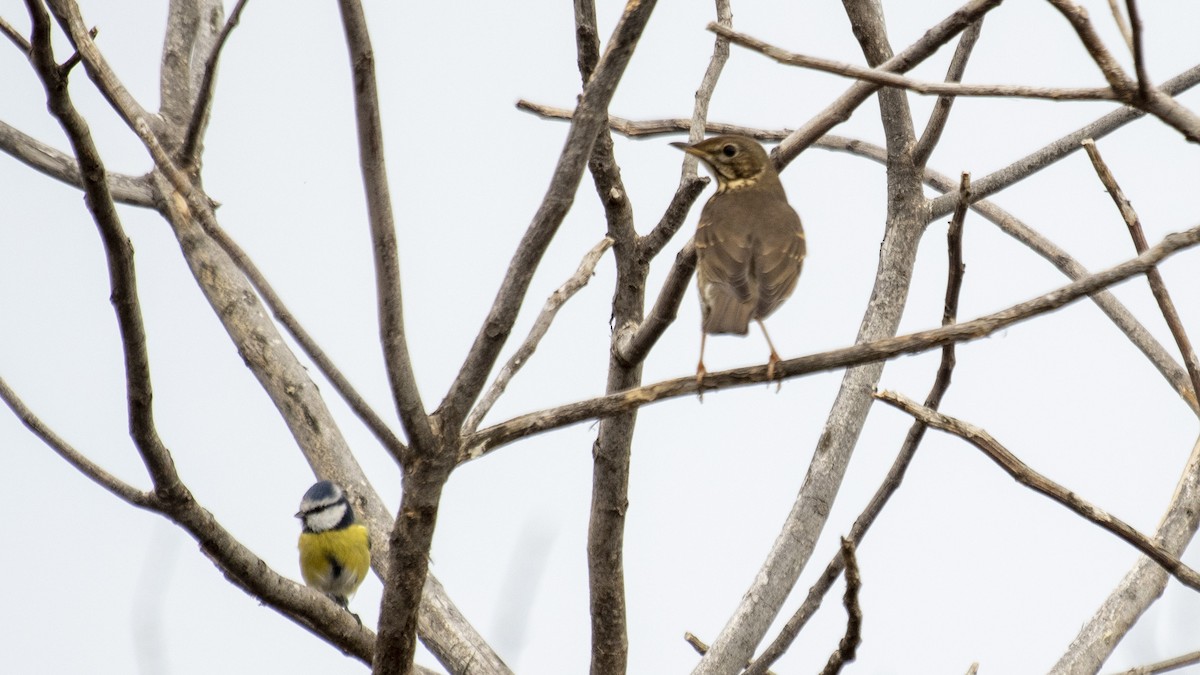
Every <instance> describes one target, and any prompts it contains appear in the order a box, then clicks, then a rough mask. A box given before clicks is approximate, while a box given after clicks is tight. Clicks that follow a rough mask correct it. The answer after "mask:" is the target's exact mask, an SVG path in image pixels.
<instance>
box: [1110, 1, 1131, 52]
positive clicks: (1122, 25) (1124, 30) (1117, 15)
mask: <svg viewBox="0 0 1200 675" xmlns="http://www.w3.org/2000/svg"><path fill="white" fill-rule="evenodd" d="M1108 10H1109V11H1110V12H1112V15H1113V23H1115V24H1117V30H1118V31H1120V32H1121V37H1123V38H1125V45H1126V46H1128V47H1129V51H1131V52H1132V51H1133V33H1132V32H1131V31H1130V30H1129V23H1128V22H1126V21H1125V15H1124V14H1122V13H1121V5H1120V3H1119V2H1118V0H1108Z"/></svg>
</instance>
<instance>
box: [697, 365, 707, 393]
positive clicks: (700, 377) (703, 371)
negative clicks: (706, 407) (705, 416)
mask: <svg viewBox="0 0 1200 675" xmlns="http://www.w3.org/2000/svg"><path fill="white" fill-rule="evenodd" d="M707 374H708V369H707V368H705V367H704V362H703V361H701V362H700V363H698V364H696V397H697V398H699V399H700V402H701V403H704V376H705V375H707Z"/></svg>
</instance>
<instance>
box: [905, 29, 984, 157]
mask: <svg viewBox="0 0 1200 675" xmlns="http://www.w3.org/2000/svg"><path fill="white" fill-rule="evenodd" d="M982 30H983V18H982V17H980V19H979V20H978V21H976V22H975V23H973V24H971V25H970V26H968V27H967V29H966V30H964V31H963V33H962V35H961V36H960V37H959V38H958V46H957V47H955V48H954V57H953V58H951V59H950V66H949V67H948V68H946V82H961V81H962V77H963V73H965V72H966V70H967V60H968V59H970V58H971V51H972V50H973V49H974V48H975V43H976V42H977V41H978V40H979V33H980V32H981V31H982ZM953 106H954V97H953V96H939V97H938V100H937V102H936V103H934V104H933V111H932V112H930V113H929V121H928V122H926V123H925V131H924V132H923V133H922V134H921V138H920V140H918V141H917V148H916V149H915V150H913V162H914V163H915V164H916V165H917V166H920V167H924V166H925V164H926V163H928V162H929V156H930V155H931V154H933V149H934V148H935V147H937V143H938V141H939V140H940V139H941V138H942V132H943V131H945V129H946V122H947V121H949V119H950V108H951V107H953Z"/></svg>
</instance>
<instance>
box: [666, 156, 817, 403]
mask: <svg viewBox="0 0 1200 675" xmlns="http://www.w3.org/2000/svg"><path fill="white" fill-rule="evenodd" d="M671 145H673V146H675V147H677V148H679V149H680V150H683V151H684V152H686V153H688V154H689V155H694V156H695V157H698V158H700V159H701V160H703V161H704V163H705V164H706V165H707V166H708V168H709V170H710V171H712V174H713V176H715V177H716V179H717V192H716V194H714V195H713V196H712V197H710V198H709V200H708V202H707V203H706V204H705V205H704V210H703V211H701V212H700V225H699V226H698V227H697V228H696V281H697V282H698V283H699V286H700V310H701V316H702V317H703V318H702V325H701V326H702V331H701V333H700V362H699V364H697V366H696V381H697V382H698V383H703V381H704V375H705V373H706V372H708V371H707V370H705V368H704V342H705V339H706V338H707V337H708V335H709V334H710V333H711V334H713V335H718V334H722V333H725V334H736V335H745V334H746V333H747V331H748V330H749V328H750V319H754V320H755V321H756V322H757V323H758V325H759V326H760V327H761V328H762V331H763V337H765V338H766V339H767V346H768V347H770V349H771V356H770V359H769V360H768V361H767V378H768V379H774V377H775V364H776V363H778V362H779V361H780V358H779V353H778V352H776V351H775V345H774V344H772V343H771V336H770V335H768V334H767V327H766V326H765V325H764V324H763V319H765V318H767V317H768V316H770V315H771V313H772V312H774V311H775V310H776V309H778V308H779V306H780V305H781V304H783V301H784V300H786V299H787V298H788V296H789V295H791V294H792V291H793V290H795V288H796V280H797V279H799V278H800V267H801V265H802V264H803V263H804V253H805V244H804V228H803V227H801V225H800V216H798V215H796V211H795V210H794V209H792V207H791V206H790V205H789V204H788V201H787V195H786V194H784V191H783V184H782V183H780V182H779V173H778V172H777V171H775V165H774V164H772V163H771V158H770V157H768V156H767V152H766V150H763V147H762V146H761V145H759V144H758V142H757V141H755V140H753V139H751V138H747V137H745V136H716V137H713V138H710V139H707V140H704V141H700V142H699V143H696V144H694V145H688V144H686V143H672V144H671Z"/></svg>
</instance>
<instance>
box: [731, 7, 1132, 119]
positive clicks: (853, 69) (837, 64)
mask: <svg viewBox="0 0 1200 675" xmlns="http://www.w3.org/2000/svg"><path fill="white" fill-rule="evenodd" d="M708 29H709V30H711V31H712V32H714V33H716V34H718V35H722V36H724V37H727V38H729V40H730V41H731V42H733V43H734V44H736V45H740V46H742V47H745V48H747V49H750V50H752V51H756V52H759V53H760V54H762V55H764V56H767V57H770V58H772V59H774V60H775V61H778V62H779V63H782V64H784V65H789V66H799V67H801V68H808V69H810V70H818V71H821V72H824V73H831V74H833V75H841V76H842V77H849V78H852V79H856V80H859V81H862V82H871V83H873V84H877V85H880V86H884V87H898V88H900V89H906V90H908V91H912V92H915V93H918V94H926V95H935V96H977V97H1005V98H1037V99H1047V100H1051V101H1112V100H1117V99H1118V98H1119V97H1118V95H1117V94H1116V93H1115V92H1114V91H1113V90H1112V89H1110V88H1108V87H1033V86H1025V85H1019V84H957V83H953V82H924V81H922V80H914V79H912V78H909V77H905V76H903V75H898V74H896V73H894V72H890V71H888V70H884V69H883V67H880V68H863V67H861V66H855V65H853V64H849V63H843V62H841V61H833V60H830V59H823V58H820V57H817V56H808V55H806V54H797V53H795V52H789V51H787V50H784V49H780V48H779V47H776V46H774V45H771V44H768V43H766V42H763V41H762V40H759V39H757V38H754V37H751V36H749V35H746V34H745V33H739V32H737V31H735V30H731V29H728V28H725V27H723V26H721V25H719V24H716V23H710V24H708Z"/></svg>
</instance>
